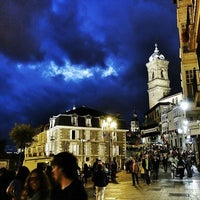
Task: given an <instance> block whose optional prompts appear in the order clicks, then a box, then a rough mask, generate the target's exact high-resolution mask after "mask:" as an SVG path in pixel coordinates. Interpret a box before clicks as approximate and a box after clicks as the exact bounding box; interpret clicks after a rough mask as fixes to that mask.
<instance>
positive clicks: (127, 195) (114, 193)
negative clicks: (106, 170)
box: [86, 169, 200, 200]
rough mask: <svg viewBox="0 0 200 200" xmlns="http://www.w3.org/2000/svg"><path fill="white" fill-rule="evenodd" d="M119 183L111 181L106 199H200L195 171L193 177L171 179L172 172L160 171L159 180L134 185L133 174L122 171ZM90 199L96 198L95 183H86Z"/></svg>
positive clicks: (199, 182)
mask: <svg viewBox="0 0 200 200" xmlns="http://www.w3.org/2000/svg"><path fill="white" fill-rule="evenodd" d="M117 182H118V183H109V184H108V185H107V187H106V192H105V200H125V199H127V200H133V199H137V200H144V199H145V200H157V199H158V200H200V175H199V173H197V172H195V173H194V174H193V177H192V178H187V176H185V177H184V178H183V179H182V180H180V179H179V177H175V178H174V179H171V176H170V173H169V172H168V173H164V172H162V169H161V172H160V177H159V180H158V181H151V185H147V184H146V183H145V182H144V181H143V180H141V179H140V180H139V185H136V186H132V180H131V174H130V173H126V172H125V171H121V172H119V173H118V174H117ZM86 190H87V192H88V196H89V200H95V196H94V192H95V190H94V189H93V183H92V182H91V180H89V182H88V184H87V185H86Z"/></svg>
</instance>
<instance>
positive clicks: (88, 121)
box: [85, 115, 92, 126]
mask: <svg viewBox="0 0 200 200" xmlns="http://www.w3.org/2000/svg"><path fill="white" fill-rule="evenodd" d="M85 124H86V126H92V123H91V116H90V115H88V116H87V117H86V118H85Z"/></svg>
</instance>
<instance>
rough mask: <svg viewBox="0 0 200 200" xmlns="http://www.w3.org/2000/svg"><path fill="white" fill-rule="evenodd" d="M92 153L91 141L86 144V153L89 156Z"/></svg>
mask: <svg viewBox="0 0 200 200" xmlns="http://www.w3.org/2000/svg"><path fill="white" fill-rule="evenodd" d="M90 154H91V146H90V144H89V143H86V144H85V155H86V156H89V155H90Z"/></svg>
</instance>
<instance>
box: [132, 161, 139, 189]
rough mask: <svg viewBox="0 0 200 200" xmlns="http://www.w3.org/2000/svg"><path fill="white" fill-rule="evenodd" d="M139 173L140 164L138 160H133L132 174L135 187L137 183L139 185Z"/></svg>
mask: <svg viewBox="0 0 200 200" xmlns="http://www.w3.org/2000/svg"><path fill="white" fill-rule="evenodd" d="M138 172H139V167H138V162H137V161H136V159H134V158H133V159H132V164H131V174H132V183H133V186H135V182H136V183H137V184H139V181H138Z"/></svg>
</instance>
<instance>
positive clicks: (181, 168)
mask: <svg viewBox="0 0 200 200" xmlns="http://www.w3.org/2000/svg"><path fill="white" fill-rule="evenodd" d="M178 171H179V177H180V179H183V177H184V171H185V162H184V160H183V158H182V157H180V158H179V161H178Z"/></svg>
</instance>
